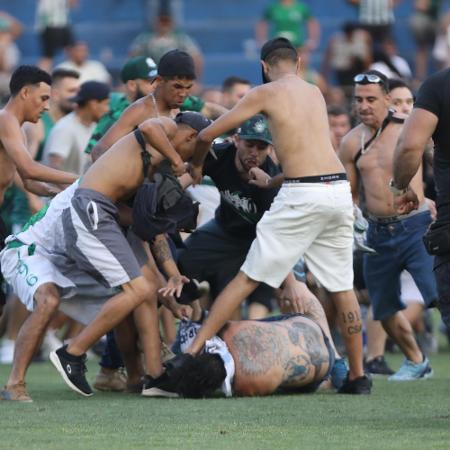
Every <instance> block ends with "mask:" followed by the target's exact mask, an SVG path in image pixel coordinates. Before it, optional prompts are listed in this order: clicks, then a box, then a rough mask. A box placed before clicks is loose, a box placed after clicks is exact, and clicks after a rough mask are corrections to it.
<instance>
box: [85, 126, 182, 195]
mask: <svg viewBox="0 0 450 450" xmlns="http://www.w3.org/2000/svg"><path fill="white" fill-rule="evenodd" d="M139 130H140V131H141V133H142V136H143V137H144V139H145V141H146V143H147V144H146V151H148V152H149V154H150V155H151V162H152V163H154V162H155V160H161V153H159V152H158V151H156V150H155V148H154V146H157V147H158V148H159V149H161V150H163V149H167V155H166V156H168V157H169V158H170V159H172V160H174V161H176V162H178V163H179V166H180V167H182V168H183V162H182V160H181V158H180V156H179V155H178V153H177V152H176V151H175V149H174V148H173V146H172V143H171V142H170V139H171V138H173V137H174V136H175V134H176V133H177V125H176V124H175V122H174V121H173V120H171V119H169V118H163V117H162V118H160V119H151V120H148V121H146V122H144V123H143V124H142V125H141V126H140V127H139ZM149 143H154V146H152V145H151V144H149ZM142 150H143V149H142V148H141V146H140V144H139V143H138V141H137V139H136V137H135V135H134V133H129V134H127V135H126V136H124V137H122V138H121V139H120V140H119V141H118V142H116V143H115V144H114V145H113V146H112V147H111V149H109V151H107V152H106V153H105V154H104V155H103V156H102V157H101V158H100V159H99V160H98V161H97V162H96V163H95V164H93V165H92V166H91V167H90V168H89V170H88V171H87V172H86V174H85V175H84V177H83V179H82V181H81V183H80V188H86V189H92V190H94V191H97V192H100V193H101V194H103V195H105V196H106V197H108V198H109V199H111V200H112V201H113V202H114V203H116V202H119V201H122V200H127V199H128V198H129V197H130V196H132V195H133V194H134V193H135V191H136V190H137V188H138V187H139V186H140V185H141V184H142V183H143V181H144V172H143V160H142V155H141V153H142ZM182 170H184V169H182Z"/></svg>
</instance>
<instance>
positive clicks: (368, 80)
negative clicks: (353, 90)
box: [353, 73, 386, 86]
mask: <svg viewBox="0 0 450 450" xmlns="http://www.w3.org/2000/svg"><path fill="white" fill-rule="evenodd" d="M353 81H354V82H355V83H357V84H382V85H383V86H386V82H385V81H384V80H383V79H382V78H381V77H379V76H378V75H375V74H374V73H360V74H358V75H355V77H354V78H353Z"/></svg>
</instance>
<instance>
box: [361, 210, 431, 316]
mask: <svg viewBox="0 0 450 450" xmlns="http://www.w3.org/2000/svg"><path fill="white" fill-rule="evenodd" d="M430 223H431V216H430V213H429V211H424V212H421V213H417V214H414V215H412V216H410V217H407V218H405V219H402V220H394V221H392V222H389V223H380V222H376V221H373V220H370V219H369V229H368V230H367V245H368V246H369V247H371V248H373V249H374V250H376V252H377V254H376V255H365V257H364V279H365V282H366V285H367V289H368V291H369V297H370V301H371V304H372V307H373V316H374V319H375V320H383V319H387V318H388V317H391V316H393V315H394V314H395V313H396V312H398V311H401V310H402V309H405V308H406V305H405V304H404V303H403V302H402V301H401V297H400V294H401V292H400V274H401V272H402V271H403V270H406V271H408V272H409V273H410V274H411V276H412V277H413V279H414V282H415V283H416V285H417V288H418V289H419V291H420V293H421V294H422V297H423V299H424V302H425V305H426V306H430V305H431V303H433V302H435V301H436V300H437V289H436V281H435V278H434V275H433V257H432V256H430V255H429V254H428V253H427V251H426V250H425V246H424V244H423V241H422V236H423V235H424V234H425V232H426V231H427V228H428V225H429V224H430Z"/></svg>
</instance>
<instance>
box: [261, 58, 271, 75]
mask: <svg viewBox="0 0 450 450" xmlns="http://www.w3.org/2000/svg"><path fill="white" fill-rule="evenodd" d="M261 64H262V67H263V70H264V73H265V74H266V76H267V74H268V73H269V65H268V64H267V63H266V61H263V60H262V59H261Z"/></svg>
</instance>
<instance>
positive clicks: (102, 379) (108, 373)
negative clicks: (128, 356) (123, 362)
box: [94, 367, 127, 392]
mask: <svg viewBox="0 0 450 450" xmlns="http://www.w3.org/2000/svg"><path fill="white" fill-rule="evenodd" d="M94 388H95V389H97V391H112V392H123V391H125V389H126V388H127V375H126V374H125V371H124V368H123V367H119V368H118V369H108V368H106V367H101V368H100V370H99V372H98V374H97V376H96V377H95V381H94Z"/></svg>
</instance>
